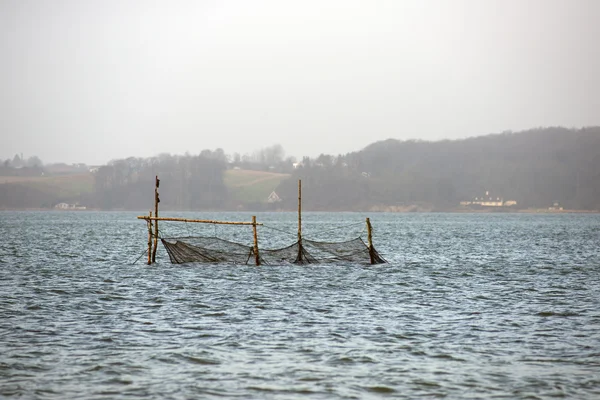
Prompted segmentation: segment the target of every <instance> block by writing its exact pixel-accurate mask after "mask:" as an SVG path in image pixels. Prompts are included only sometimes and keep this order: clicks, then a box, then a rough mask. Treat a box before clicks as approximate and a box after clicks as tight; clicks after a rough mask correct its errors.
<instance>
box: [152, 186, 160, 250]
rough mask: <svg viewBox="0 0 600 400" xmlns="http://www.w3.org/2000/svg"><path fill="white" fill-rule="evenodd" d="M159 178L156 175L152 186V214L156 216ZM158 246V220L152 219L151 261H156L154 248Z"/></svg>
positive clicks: (158, 200)
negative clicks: (152, 242)
mask: <svg viewBox="0 0 600 400" xmlns="http://www.w3.org/2000/svg"><path fill="white" fill-rule="evenodd" d="M159 182H160V180H159V179H158V175H157V176H156V181H155V187H154V216H155V217H157V218H158V203H159V202H160V199H159V198H158V185H159ZM157 248H158V220H154V249H152V262H156V249H157Z"/></svg>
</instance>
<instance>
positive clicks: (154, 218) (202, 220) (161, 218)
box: [137, 215, 262, 225]
mask: <svg viewBox="0 0 600 400" xmlns="http://www.w3.org/2000/svg"><path fill="white" fill-rule="evenodd" d="M137 219H145V220H146V221H175V222H197V223H201V224H218V225H254V222H233V221H212V220H207V219H187V218H167V217H159V218H157V217H149V216H147V215H140V216H138V217H137ZM256 225H262V224H261V223H258V222H257V223H256Z"/></svg>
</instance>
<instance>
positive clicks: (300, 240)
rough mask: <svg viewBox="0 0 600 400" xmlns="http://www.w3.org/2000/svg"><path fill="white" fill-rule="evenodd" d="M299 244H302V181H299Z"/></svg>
mask: <svg viewBox="0 0 600 400" xmlns="http://www.w3.org/2000/svg"><path fill="white" fill-rule="evenodd" d="M298 242H302V181H301V180H300V179H298Z"/></svg>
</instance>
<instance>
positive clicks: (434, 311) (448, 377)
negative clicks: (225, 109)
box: [0, 212, 600, 399]
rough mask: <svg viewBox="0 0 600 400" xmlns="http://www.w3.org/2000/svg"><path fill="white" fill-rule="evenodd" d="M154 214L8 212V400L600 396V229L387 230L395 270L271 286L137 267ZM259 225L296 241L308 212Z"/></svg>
mask: <svg viewBox="0 0 600 400" xmlns="http://www.w3.org/2000/svg"><path fill="white" fill-rule="evenodd" d="M135 215H136V214H135V213H93V212H86V213H59V212H48V213H40V212H37V213H36V212H31V213H29V212H1V213H0V233H1V234H2V237H3V242H2V244H1V245H0V290H1V292H0V293H1V295H0V338H1V340H0V397H10V396H14V397H26V398H32V397H33V398H89V399H93V398H132V397H143V398H161V399H162V398H207V397H241V398H270V399H275V398H281V399H288V398H297V397H309V398H324V399H331V398H379V397H395V398H415V397H426V398H428V397H448V398H469V397H471V398H490V397H504V398H550V397H568V398H574V397H578V398H594V397H597V396H599V395H600V389H598V388H600V372H599V371H600V369H599V367H600V361H599V360H600V352H599V350H598V349H600V311H599V310H600V296H598V292H599V289H600V287H599V286H600V283H599V282H600V279H599V277H600V276H599V272H598V271H599V264H600V262H599V261H600V254H599V252H598V244H599V243H600V216H597V215H516V214H510V215H457V214H374V215H370V217H371V221H372V222H373V225H374V229H375V230H374V240H375V244H376V246H377V248H378V250H379V251H380V252H381V253H382V255H383V256H384V257H385V258H386V259H387V260H388V261H389V264H384V265H381V266H374V267H370V266H357V265H337V266H294V265H283V266H267V267H259V268H257V267H253V266H243V267H241V266H201V265H171V264H169V263H168V257H167V256H166V254H165V253H164V250H162V249H161V250H160V252H159V259H160V262H159V263H157V264H156V265H153V266H150V267H149V266H146V265H144V264H143V263H142V262H138V263H136V264H135V265H131V263H132V262H133V261H134V260H135V259H136V258H137V257H138V256H139V255H140V254H141V253H142V252H143V251H144V246H145V241H146V237H145V225H144V223H143V222H140V221H138V220H136V219H135ZM180 215H188V216H191V215H194V216H196V215H195V214H180ZM249 215H250V214H242V213H236V214H234V213H231V214H210V215H209V216H207V218H227V219H230V220H239V219H243V220H249V219H250V217H249ZM203 217H204V216H203ZM364 217H365V216H364V215H362V214H352V213H347V214H317V213H314V214H311V213H307V214H306V215H305V216H304V218H303V219H304V224H305V232H306V233H307V235H314V236H318V232H319V231H324V230H326V229H330V228H333V227H336V226H341V225H344V226H345V225H349V224H353V223H355V222H361V221H363V220H364ZM258 219H259V221H262V222H265V223H266V224H267V225H269V227H265V228H262V229H261V240H262V244H263V245H269V244H272V245H273V247H276V246H278V245H279V244H280V243H286V242H287V241H289V242H292V241H293V240H294V237H293V235H294V234H295V226H294V224H295V215H294V214H284V213H281V214H261V215H259V216H258ZM270 227H273V228H276V229H277V231H276V230H274V229H270ZM161 229H163V230H168V229H174V230H176V229H180V230H184V231H187V230H189V229H199V228H196V227H189V226H188V227H183V226H179V227H177V226H175V227H172V226H169V225H167V224H164V225H163V226H162V227H161ZM206 229H211V230H212V232H211V233H214V232H215V230H216V229H219V231H218V232H217V233H218V234H220V235H233V234H234V233H232V232H231V231H228V230H222V228H215V227H214V226H210V227H207V228H206ZM361 230H363V226H362V225H357V226H349V227H347V228H345V229H344V230H341V231H339V232H338V231H333V232H330V233H328V238H329V239H330V240H335V239H337V238H339V239H344V238H347V237H348V236H352V235H356V234H358V233H360V232H361ZM271 231H273V232H277V235H273V233H272V232H271ZM281 231H283V232H289V233H290V236H289V237H286V236H285V234H284V233H283V232H281ZM192 233H193V232H192ZM235 234H236V235H237V237H236V240H239V241H244V240H246V239H247V237H248V236H247V235H248V232H239V231H238V232H237V233H235ZM249 234H250V235H251V231H250V232H249ZM270 235H271V236H270ZM345 235H346V236H345ZM249 240H250V241H251V238H250V239H249ZM142 260H143V259H142Z"/></svg>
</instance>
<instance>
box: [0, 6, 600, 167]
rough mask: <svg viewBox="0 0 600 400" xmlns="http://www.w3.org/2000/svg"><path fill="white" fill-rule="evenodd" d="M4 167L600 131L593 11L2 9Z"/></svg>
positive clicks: (599, 52) (599, 22)
mask: <svg viewBox="0 0 600 400" xmlns="http://www.w3.org/2000/svg"><path fill="white" fill-rule="evenodd" d="M0 60H1V62H0V135H1V136H0V138H1V141H0V158H2V159H6V158H12V157H13V156H14V155H15V154H16V153H23V155H24V156H25V157H26V158H27V157H29V156H32V155H37V156H39V157H40V158H41V159H42V160H43V161H44V162H45V163H50V162H67V163H74V162H84V163H87V164H103V163H106V162H108V161H109V160H111V159H116V158H125V157H129V156H135V157H150V156H154V155H157V154H159V153H162V152H168V153H172V154H183V153H185V152H186V151H187V152H190V153H192V154H197V153H199V152H200V151H201V150H203V149H211V150H214V149H216V148H222V149H224V150H225V152H226V153H228V154H233V153H234V152H239V153H241V154H244V153H252V152H253V151H254V150H257V149H260V148H264V147H267V146H272V145H274V144H281V145H282V146H283V148H284V149H285V152H286V155H288V156H296V157H299V158H300V157H302V156H305V155H307V156H311V157H312V156H317V155H319V154H320V153H327V154H334V155H335V154H345V153H347V152H351V151H357V150H360V149H362V148H363V147H365V146H366V145H368V144H370V143H373V142H375V141H378V140H383V139H387V138H397V139H403V140H404V139H414V138H418V139H425V140H438V139H442V138H464V137H469V136H479V135H484V134H489V133H499V132H502V131H505V130H513V131H519V130H524V129H529V128H533V127H539V126H558V125H560V126H565V127H583V126H590V125H600V1H595V0H589V1H584V0H581V1H573V0H565V1H555V0H539V1H534V0H527V1H522V0H499V1H492V0H487V1H486V0H473V1H460V0H447V1H441V0H440V1H425V0H415V1H401V0H396V1H383V0H382V1H377V0H365V1H353V0H330V1H328V0H315V1H312V0H298V1H285V0H265V1H263V0H252V1H248V0H238V1H228V0H214V1H202V0H194V1H183V0H168V1H146V0H139V1H138V0H118V1H117V0H114V1H105V0H102V1H93V0H85V1H80V0H64V1H61V0H53V1H42V0H0Z"/></svg>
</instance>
